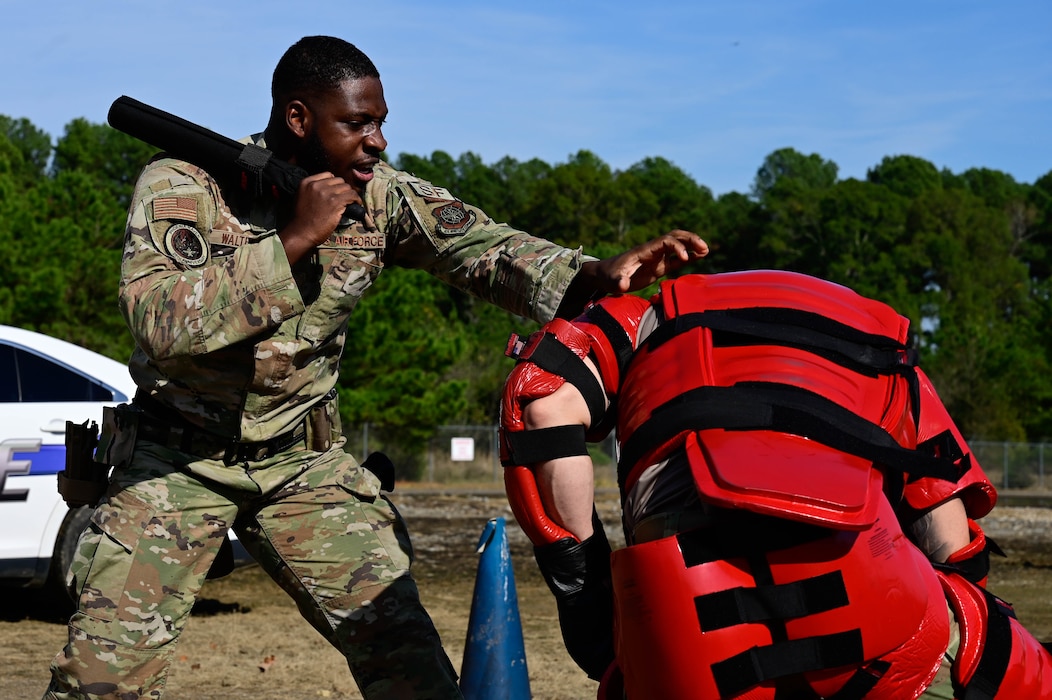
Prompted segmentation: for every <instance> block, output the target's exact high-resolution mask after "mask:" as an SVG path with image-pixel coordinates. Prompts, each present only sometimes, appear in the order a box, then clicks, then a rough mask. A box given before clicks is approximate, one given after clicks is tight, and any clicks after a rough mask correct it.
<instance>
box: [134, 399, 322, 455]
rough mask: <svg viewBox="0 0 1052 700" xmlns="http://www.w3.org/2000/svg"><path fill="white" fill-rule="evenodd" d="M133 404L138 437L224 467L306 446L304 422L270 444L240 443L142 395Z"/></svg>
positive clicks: (265, 441) (266, 441)
mask: <svg viewBox="0 0 1052 700" xmlns="http://www.w3.org/2000/svg"><path fill="white" fill-rule="evenodd" d="M134 403H135V404H136V405H138V406H139V408H141V409H142V412H141V413H140V414H139V416H138V433H137V435H138V437H140V438H145V439H146V440H150V441H151V442H156V443H158V444H160V445H164V446H165V447H167V448H169V449H173V450H179V451H180V452H185V453H187V454H191V455H194V456H196V457H201V458H204V459H221V460H223V462H225V463H226V464H235V463H237V462H255V461H258V460H261V459H267V458H269V457H273V456H274V455H276V454H280V453H282V452H284V451H285V450H287V449H289V448H290V447H294V446H295V445H296V444H301V445H305V444H306V439H307V422H306V420H303V421H300V423H299V425H297V426H296V427H295V428H293V429H292V430H290V431H289V432H287V433H282V434H281V435H277V436H275V437H272V438H270V439H269V440H263V441H261V442H239V441H237V440H236V439H231V438H225V437H223V436H221V435H216V434H215V433H211V432H209V431H207V430H204V429H203V428H199V427H197V426H195V425H192V424H190V423H188V422H187V421H186V420H185V419H183V418H182V417H181V416H178V414H174V412H173V411H171V410H170V409H168V408H167V407H165V406H163V405H161V404H159V403H158V402H157V401H156V400H155V399H153V398H152V397H150V396H149V395H146V394H144V393H143V392H138V393H136V395H135V401H134ZM173 414H174V415H173ZM161 416H166V417H161Z"/></svg>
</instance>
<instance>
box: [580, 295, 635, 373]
mask: <svg viewBox="0 0 1052 700" xmlns="http://www.w3.org/2000/svg"><path fill="white" fill-rule="evenodd" d="M584 316H585V318H587V319H588V320H589V321H590V322H591V323H593V324H594V325H595V326H596V328H598V329H599V330H600V331H602V333H603V335H604V336H605V337H606V339H607V341H608V342H609V343H610V347H612V348H613V349H614V354H615V355H617V367H618V374H619V375H620V376H622V377H623V376H625V367H627V366H628V362H629V360H631V359H632V355H633V354H634V352H635V348H634V347H632V338H631V337H629V335H628V332H627V331H626V330H625V327H624V326H622V325H621V324H620V323H618V321H617V319H616V318H614V317H613V316H611V315H610V312H609V311H607V310H606V309H605V308H603V307H602V306H601V305H600V304H596V305H595V306H592V307H589V309H588V310H587V311H585V312H584Z"/></svg>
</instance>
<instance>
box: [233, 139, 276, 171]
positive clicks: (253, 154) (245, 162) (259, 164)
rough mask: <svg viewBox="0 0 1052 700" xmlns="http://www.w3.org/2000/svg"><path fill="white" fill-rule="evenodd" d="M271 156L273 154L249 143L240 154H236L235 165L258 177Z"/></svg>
mask: <svg viewBox="0 0 1052 700" xmlns="http://www.w3.org/2000/svg"><path fill="white" fill-rule="evenodd" d="M273 155H274V154H273V153H271V152H270V151H269V150H267V149H266V148H263V147H261V146H257V145H256V144H254V143H250V144H248V145H246V146H245V147H244V148H243V149H242V150H241V153H239V154H238V156H237V163H238V165H240V166H241V167H242V168H244V169H245V170H247V171H248V172H250V173H252V174H253V175H257V176H258V175H260V174H262V172H263V168H264V167H265V166H266V165H267V163H268V162H269V161H270V159H271V157H272V156H273Z"/></svg>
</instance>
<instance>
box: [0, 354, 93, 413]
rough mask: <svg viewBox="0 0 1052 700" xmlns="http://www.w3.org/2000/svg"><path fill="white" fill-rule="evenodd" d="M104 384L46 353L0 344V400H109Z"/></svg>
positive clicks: (9, 401)
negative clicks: (47, 356)
mask: <svg viewBox="0 0 1052 700" xmlns="http://www.w3.org/2000/svg"><path fill="white" fill-rule="evenodd" d="M113 400H114V397H113V392H112V391H110V390H109V389H107V388H106V387H105V386H104V385H102V384H100V383H99V382H97V381H95V380H94V379H92V378H91V377H87V376H85V375H83V374H80V373H79V372H75V371H73V370H71V369H69V368H68V367H65V366H64V365H61V364H59V363H57V362H54V361H52V360H50V359H48V358H46V357H41V356H40V355H35V354H33V353H31V352H27V351H26V350H23V349H22V348H16V347H12V346H10V345H4V344H0V402H7V403H11V402H19V401H21V402H23V403H25V402H30V401H34V402H45V401H46V402H58V401H113Z"/></svg>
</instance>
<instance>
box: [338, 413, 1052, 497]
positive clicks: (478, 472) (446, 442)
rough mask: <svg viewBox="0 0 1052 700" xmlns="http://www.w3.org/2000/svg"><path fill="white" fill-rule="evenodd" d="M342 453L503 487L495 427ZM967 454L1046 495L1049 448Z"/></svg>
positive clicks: (610, 450)
mask: <svg viewBox="0 0 1052 700" xmlns="http://www.w3.org/2000/svg"><path fill="white" fill-rule="evenodd" d="M344 434H345V435H346V436H347V441H348V444H347V449H348V450H349V451H350V452H351V453H352V454H354V455H356V456H358V457H359V458H360V459H361V458H363V457H364V456H366V455H368V454H369V453H370V452H373V451H376V450H382V451H386V452H388V453H389V454H390V455H391V457H392V459H394V461H395V467H396V469H397V470H398V473H399V478H400V479H401V478H405V479H409V480H416V481H426V482H431V483H439V484H480V483H487V482H494V483H503V480H504V475H503V473H502V471H501V466H500V448H499V444H498V441H497V426H496V425H443V426H440V427H439V428H437V429H436V431H435V434H434V435H433V436H432V437H431V439H430V440H429V441H428V443H427V446H426V449H425V451H424V454H422V455H406V454H404V453H401V454H399V450H398V445H391V444H389V443H390V441H386V442H387V444H385V442H383V441H381V440H380V438H379V437H378V436H377V435H376V434H375V433H374V432H372V431H370V426H369V425H368V424H366V425H362V426H357V427H353V428H350V429H348V430H345V433H344ZM968 444H969V446H970V447H971V449H972V452H973V453H974V454H975V457H976V459H977V460H978V462H979V464H980V465H982V467H983V469H984V470H985V471H986V474H987V476H989V478H990V481H992V482H993V484H994V485H995V486H996V487H997V488H998V489H1003V490H1012V491H1035V492H1040V491H1046V490H1048V489H1050V488H1052V478H1046V475H1045V470H1046V460H1048V459H1052V443H1047V442H1038V443H1028V442H986V441H981V440H977V441H974V442H969V443H968ZM588 449H589V451H590V452H591V455H592V461H593V462H594V463H595V467H596V483H597V485H599V486H614V485H616V484H617V461H616V458H615V455H616V448H615V444H614V439H613V435H610V436H608V437H607V438H606V439H605V440H603V441H602V442H601V443H597V444H591V443H590V444H589V446H588Z"/></svg>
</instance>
